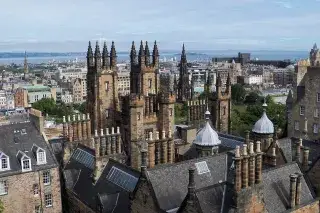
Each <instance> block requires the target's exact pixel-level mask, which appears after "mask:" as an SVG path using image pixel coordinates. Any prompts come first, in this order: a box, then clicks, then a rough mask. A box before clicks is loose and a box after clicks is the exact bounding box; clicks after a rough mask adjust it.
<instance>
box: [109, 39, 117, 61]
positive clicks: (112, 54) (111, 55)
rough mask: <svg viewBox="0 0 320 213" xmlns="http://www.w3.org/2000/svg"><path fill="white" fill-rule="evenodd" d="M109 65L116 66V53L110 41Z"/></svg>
mask: <svg viewBox="0 0 320 213" xmlns="http://www.w3.org/2000/svg"><path fill="white" fill-rule="evenodd" d="M110 65H111V67H116V66H117V52H116V47H115V45H114V41H112V44H111V51H110Z"/></svg>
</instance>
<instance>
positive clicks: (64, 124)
mask: <svg viewBox="0 0 320 213" xmlns="http://www.w3.org/2000/svg"><path fill="white" fill-rule="evenodd" d="M62 120H63V121H62V122H63V127H62V128H63V133H62V134H63V137H64V138H65V139H66V138H67V137H68V124H67V122H66V116H63V119H62Z"/></svg>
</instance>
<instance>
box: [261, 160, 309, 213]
mask: <svg viewBox="0 0 320 213" xmlns="http://www.w3.org/2000/svg"><path fill="white" fill-rule="evenodd" d="M293 173H302V172H301V170H300V168H299V166H298V164H297V163H289V164H286V165H284V166H282V167H279V168H275V169H270V170H267V171H264V172H263V173H262V180H263V195H264V201H265V203H266V208H267V210H268V212H272V213H278V212H284V211H286V210H287V209H288V207H289V202H290V201H289V197H290V196H289V194H290V178H289V176H290V174H293ZM312 200H314V197H313V194H312V191H311V190H310V188H309V186H308V185H307V183H306V180H305V178H304V177H302V181H301V204H306V203H309V202H310V201H312Z"/></svg>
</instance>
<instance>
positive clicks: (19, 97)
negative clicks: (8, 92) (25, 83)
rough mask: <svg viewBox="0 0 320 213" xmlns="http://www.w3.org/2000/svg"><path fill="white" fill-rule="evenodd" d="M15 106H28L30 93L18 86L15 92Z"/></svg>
mask: <svg viewBox="0 0 320 213" xmlns="http://www.w3.org/2000/svg"><path fill="white" fill-rule="evenodd" d="M14 105H15V107H16V108H17V107H27V106H28V94H27V91H26V90H25V89H23V88H18V89H17V90H16V92H15V94H14Z"/></svg>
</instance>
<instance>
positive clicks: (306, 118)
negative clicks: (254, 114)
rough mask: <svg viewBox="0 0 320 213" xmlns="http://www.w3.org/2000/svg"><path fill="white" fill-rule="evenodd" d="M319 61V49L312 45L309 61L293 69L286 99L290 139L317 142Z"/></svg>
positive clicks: (319, 107)
mask: <svg viewBox="0 0 320 213" xmlns="http://www.w3.org/2000/svg"><path fill="white" fill-rule="evenodd" d="M319 61H320V53H319V49H318V48H317V45H314V47H313V48H312V49H311V51H310V59H308V60H302V61H299V62H298V64H297V66H296V67H295V77H294V81H293V89H292V92H290V93H289V94H288V97H287V113H288V130H287V131H288V134H289V136H290V137H297V138H299V137H302V138H304V139H309V140H319V125H320V122H319V111H320V86H319V81H320V72H319V71H320V66H319Z"/></svg>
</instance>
